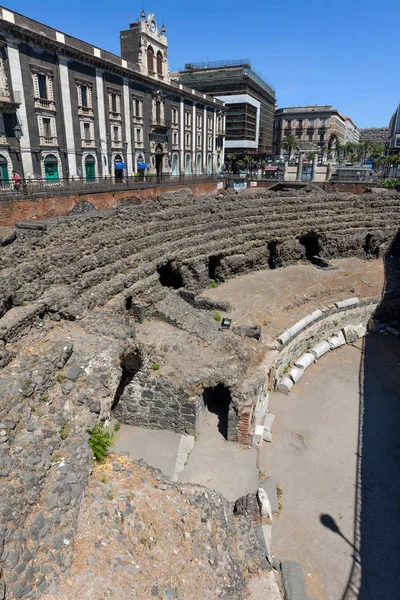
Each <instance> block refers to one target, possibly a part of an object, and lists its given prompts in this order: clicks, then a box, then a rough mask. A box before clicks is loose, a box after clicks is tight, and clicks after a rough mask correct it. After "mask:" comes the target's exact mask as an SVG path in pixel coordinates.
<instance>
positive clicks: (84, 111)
mask: <svg viewBox="0 0 400 600" xmlns="http://www.w3.org/2000/svg"><path fill="white" fill-rule="evenodd" d="M78 115H80V116H82V117H93V116H94V112H93V108H91V107H90V106H78Z"/></svg>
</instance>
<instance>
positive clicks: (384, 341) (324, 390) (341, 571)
mask: <svg viewBox="0 0 400 600" xmlns="http://www.w3.org/2000/svg"><path fill="white" fill-rule="evenodd" d="M364 343H365V347H364V348H363V344H361V343H359V344H357V345H358V347H353V346H345V347H343V348H342V349H340V350H337V351H335V352H333V353H331V354H329V355H327V356H325V357H324V358H323V359H321V360H320V361H319V362H318V363H316V364H315V365H313V366H311V367H310V368H309V370H308V371H307V373H306V374H305V375H304V377H303V378H302V379H301V381H299V383H297V384H296V386H295V387H294V388H293V390H292V391H291V393H290V395H288V396H284V395H282V394H272V395H271V398H270V405H269V406H270V410H271V412H273V413H275V414H276V419H275V422H274V426H273V437H274V442H273V444H267V445H264V448H263V453H262V459H263V466H264V468H265V470H266V471H267V473H268V474H269V475H273V476H274V477H275V478H276V480H277V482H278V483H279V484H280V486H281V487H282V490H283V497H282V502H283V512H282V513H281V515H280V517H278V518H276V519H275V520H274V525H273V537H272V544H273V550H274V553H275V555H276V556H277V557H278V558H279V559H280V560H283V559H289V560H295V561H298V562H300V563H301V564H302V567H303V571H304V575H305V580H306V585H307V591H308V597H309V600H317V599H318V600H353V599H356V598H357V599H358V600H361V599H362V600H376V599H377V598H382V600H383V599H384V598H385V599H386V598H387V599H388V600H389V598H390V599H392V598H395V597H398V590H397V592H396V590H395V587H396V585H397V584H396V577H397V580H398V575H399V546H398V531H399V524H400V523H399V521H400V519H399V512H398V506H399V504H398V503H399V500H400V497H399V491H400V472H399V471H400V469H399V463H398V456H397V455H398V448H399V445H398V440H399V437H398V436H399V421H400V411H399V408H398V407H399V391H398V389H399V386H398V384H399V373H400V368H399V364H400V340H399V339H397V338H394V337H391V336H384V335H380V336H379V335H373V336H367V337H366V338H365V342H364ZM363 352H364V354H363ZM360 367H361V371H360ZM396 378H397V384H396V383H395V380H396ZM360 384H361V389H362V393H361V394H360ZM360 403H361V405H362V407H363V413H364V419H363V424H362V429H361V438H360V439H361V440H362V444H359V438H358V435H359V425H360V422H359V416H360V415H359V412H360ZM396 440H397V441H396ZM396 448H397V450H396ZM357 473H358V475H357ZM396 504H397V509H396ZM323 515H325V516H324V517H323ZM321 517H322V521H321ZM332 519H333V520H332ZM355 523H356V526H357V527H356V534H357V535H356V536H355V535H354V534H355ZM324 524H325V525H324ZM335 526H337V527H338V528H339V531H338V530H337V529H336V531H335ZM353 544H355V546H356V553H355V552H354V548H353ZM396 548H397V549H396ZM354 555H355V556H356V561H354V559H353V556H354ZM357 561H358V562H357ZM360 562H361V569H362V574H361V572H360V569H359V563H360Z"/></svg>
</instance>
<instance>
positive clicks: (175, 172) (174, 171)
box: [172, 154, 179, 176]
mask: <svg viewBox="0 0 400 600" xmlns="http://www.w3.org/2000/svg"><path fill="white" fill-rule="evenodd" d="M172 175H174V176H176V175H179V171H178V157H177V155H176V154H174V156H173V157H172Z"/></svg>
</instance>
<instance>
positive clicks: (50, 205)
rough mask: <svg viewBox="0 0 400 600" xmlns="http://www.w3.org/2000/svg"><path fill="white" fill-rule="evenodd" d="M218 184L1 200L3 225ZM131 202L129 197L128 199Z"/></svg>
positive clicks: (207, 190)
mask: <svg viewBox="0 0 400 600" xmlns="http://www.w3.org/2000/svg"><path fill="white" fill-rule="evenodd" d="M216 187H217V183H216V182H215V181H210V182H206V183H193V184H187V185H184V184H181V185H176V186H165V187H163V186H161V187H156V188H146V189H143V190H129V189H127V190H123V191H118V192H98V193H91V194H70V195H65V196H64V195H60V196H54V197H42V198H29V199H28V198H21V199H18V200H0V225H2V226H6V227H7V226H8V227H12V226H13V225H15V223H18V222H19V221H36V220H40V219H49V218H51V217H59V216H61V215H68V214H69V213H70V212H71V210H72V209H73V207H74V206H75V205H76V204H79V203H80V202H83V201H86V202H90V203H91V204H93V206H94V207H95V208H96V209H97V210H104V209H105V208H113V207H115V206H116V205H117V204H118V202H119V201H120V200H122V199H130V198H131V199H132V201H135V200H136V201H137V200H139V201H140V202H148V201H150V200H154V199H155V198H157V197H158V196H160V195H161V194H165V192H172V191H176V190H179V189H182V188H187V189H191V190H192V192H193V194H194V195H195V196H200V195H202V194H210V193H211V192H214V191H215V190H216ZM127 203H129V200H128V201H127Z"/></svg>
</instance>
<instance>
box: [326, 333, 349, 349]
mask: <svg viewBox="0 0 400 600" xmlns="http://www.w3.org/2000/svg"><path fill="white" fill-rule="evenodd" d="M328 343H329V346H330V348H331V350H335V349H336V348H340V346H343V345H344V344H345V343H346V340H345V339H344V335H343V333H342V332H341V331H340V332H339V333H337V334H336V335H333V336H332V337H330V338H329V340H328Z"/></svg>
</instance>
